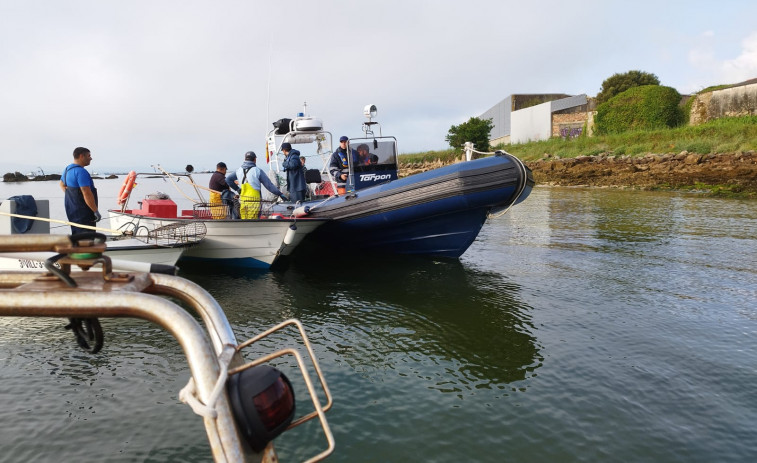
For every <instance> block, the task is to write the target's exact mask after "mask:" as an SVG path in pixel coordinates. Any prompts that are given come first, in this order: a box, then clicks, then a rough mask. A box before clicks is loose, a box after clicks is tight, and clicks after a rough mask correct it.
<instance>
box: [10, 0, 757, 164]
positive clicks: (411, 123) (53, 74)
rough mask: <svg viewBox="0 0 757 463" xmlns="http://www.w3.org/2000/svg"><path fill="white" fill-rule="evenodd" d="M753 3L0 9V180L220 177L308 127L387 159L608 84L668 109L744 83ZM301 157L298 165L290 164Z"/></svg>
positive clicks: (756, 64)
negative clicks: (644, 85)
mask: <svg viewBox="0 0 757 463" xmlns="http://www.w3.org/2000/svg"><path fill="white" fill-rule="evenodd" d="M755 18H757V2H755V1H754V0H748V1H729V0H723V1H721V2H719V3H714V2H711V1H708V2H705V1H699V0H689V1H685V2H684V1H659V0H657V1H646V0H637V1H635V2H628V1H624V2H620V1H611V0H601V1H580V0H576V1H574V2H565V1H551V0H550V1H538V0H532V1H529V2H522V1H520V2H513V1H508V0H465V1H460V0H456V1H448V0H433V1H416V0H403V1H397V0H380V1H375V2H364V1H361V2H358V1H331V0H320V1H312V0H308V1H302V0H287V1H285V2H270V1H252V0H247V1H241V0H237V1H228V0H213V1H195V0H181V1H175V0H149V1H142V0H128V1H123V0H118V1H110V0H97V1H91V0H88V1H83V0H82V1H76V0H0V43H1V44H2V46H1V47H0V135H1V140H2V144H3V147H2V154H0V159H1V161H0V165H2V167H0V174H2V173H5V172H12V171H15V170H18V171H20V172H24V173H26V172H32V171H36V170H37V169H40V168H41V169H42V170H43V171H45V172H46V173H51V172H56V173H59V172H61V171H62V170H63V168H64V167H65V166H66V165H67V164H69V163H70V162H71V161H72V159H73V158H72V152H73V149H74V148H75V147H77V146H85V147H87V148H89V149H90V150H91V151H92V157H93V161H92V165H91V166H90V171H94V172H99V173H106V172H126V171H129V170H136V171H138V172H151V171H153V169H152V167H151V166H153V165H155V164H160V165H161V166H162V167H164V168H165V169H167V170H169V171H183V170H184V166H186V165H187V164H191V165H193V166H194V168H195V170H214V169H215V164H216V163H217V162H219V161H224V162H226V163H227V164H228V165H229V167H230V168H233V167H235V166H237V165H238V164H240V163H241V162H242V160H243V155H244V153H245V152H246V151H249V150H253V151H255V152H257V153H258V154H259V159H260V154H262V153H264V151H265V148H264V147H265V135H266V132H267V131H268V130H270V128H271V127H272V126H271V123H272V122H274V121H276V120H278V119H280V118H284V117H294V116H295V115H296V114H297V113H298V112H301V111H302V110H303V105H304V103H305V102H307V113H308V114H309V115H310V116H313V117H317V118H319V119H321V120H322V121H323V124H324V128H325V129H326V130H328V131H330V132H331V133H332V134H333V135H334V137H338V136H340V135H348V136H351V137H353V136H360V135H361V134H362V132H361V124H362V122H363V121H364V120H365V118H364V116H363V107H364V106H365V105H367V104H374V105H376V107H377V109H378V114H377V117H376V119H375V120H377V121H378V122H380V124H381V127H382V134H383V135H393V136H395V137H397V140H398V147H399V150H400V153H413V152H420V151H429V150H439V149H446V148H448V145H447V143H446V142H445V136H446V135H447V132H448V131H449V129H450V127H451V126H453V125H458V124H460V123H463V122H465V121H467V120H468V119H469V118H470V117H473V116H480V115H481V114H482V113H484V112H485V111H486V110H487V109H489V108H491V107H492V106H494V105H495V104H497V103H498V102H499V101H501V100H502V99H503V98H505V97H507V96H508V95H510V94H513V93H519V94H523V93H567V94H570V95H578V94H582V93H585V94H587V95H589V96H594V95H596V94H597V93H598V92H599V90H600V87H601V85H602V81H603V80H604V79H606V78H608V77H610V76H611V75H613V74H615V73H622V72H626V71H629V70H641V71H644V72H650V73H654V74H655V75H657V76H658V78H659V79H660V81H661V84H662V85H667V86H670V87H674V88H675V89H677V90H678V91H679V92H681V93H682V94H686V93H693V92H696V91H698V90H701V89H702V88H705V87H708V86H711V85H718V84H732V83H738V82H742V81H745V80H747V79H751V78H756V77H757V21H755ZM305 154H307V153H305Z"/></svg>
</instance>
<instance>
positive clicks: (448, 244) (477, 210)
mask: <svg viewBox="0 0 757 463" xmlns="http://www.w3.org/2000/svg"><path fill="white" fill-rule="evenodd" d="M532 187H533V177H532V175H531V172H530V170H528V168H526V167H525V166H523V164H522V163H520V162H519V161H517V160H516V159H514V158H513V157H512V156H509V155H500V156H494V157H489V158H483V159H477V160H474V161H469V162H464V163H458V164H454V165H451V166H445V167H442V168H439V169H434V170H432V171H428V172H424V173H422V174H416V175H413V176H409V177H405V178H402V179H399V180H393V181H390V182H387V183H386V184H383V185H378V186H374V187H370V188H366V189H364V190H360V191H358V192H357V193H353V194H349V195H346V196H341V197H337V198H331V199H329V200H328V201H326V202H322V203H320V204H319V203H317V202H314V203H312V208H311V210H310V211H309V216H310V217H318V218H329V219H332V221H331V222H329V223H327V224H325V225H324V226H323V227H321V228H320V229H319V230H317V231H316V232H315V233H314V234H313V238H314V239H316V240H319V241H321V242H323V243H331V244H333V243H339V246H340V247H341V246H342V245H345V244H346V245H347V246H348V249H362V250H366V251H375V252H382V253H384V252H389V253H396V254H418V255H429V256H439V257H451V258H457V257H460V256H461V255H462V254H463V253H464V252H465V251H466V250H467V249H468V247H469V246H470V245H471V244H472V243H473V241H474V240H475V239H476V237H477V236H478V233H479V232H480V230H481V227H482V226H483V224H484V222H485V221H486V219H487V217H488V216H489V214H491V213H494V212H502V211H504V210H507V209H508V208H509V207H511V206H512V205H513V204H515V203H517V202H520V201H523V200H524V199H525V198H526V197H527V196H528V194H529V193H530V191H531V188H532Z"/></svg>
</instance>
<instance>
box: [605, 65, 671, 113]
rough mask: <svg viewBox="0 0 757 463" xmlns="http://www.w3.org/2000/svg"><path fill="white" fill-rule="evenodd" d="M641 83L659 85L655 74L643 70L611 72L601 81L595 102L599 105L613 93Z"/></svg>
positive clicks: (612, 95) (618, 92) (638, 85)
mask: <svg viewBox="0 0 757 463" xmlns="http://www.w3.org/2000/svg"><path fill="white" fill-rule="evenodd" d="M642 85H660V79H658V78H657V76H656V75H654V74H650V73H649V72H643V71H628V72H624V73H623V74H613V75H612V76H610V77H608V78H607V79H605V80H604V82H602V88H600V89H599V93H597V104H598V105H600V104H602V103H604V102H606V101H609V100H610V98H612V97H614V96H615V95H619V94H621V93H623V92H625V91H626V90H628V89H629V88H633V87H640V86H642Z"/></svg>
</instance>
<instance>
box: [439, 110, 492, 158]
mask: <svg viewBox="0 0 757 463" xmlns="http://www.w3.org/2000/svg"><path fill="white" fill-rule="evenodd" d="M493 127H494V123H493V122H492V120H491V119H479V118H478V117H471V118H470V119H468V122H463V123H462V124H460V125H453V126H452V127H450V129H449V132H448V133H447V137H446V138H445V140H446V141H447V143H449V145H450V146H451V147H452V148H453V149H456V150H459V149H460V148H462V147H463V144H464V143H465V142H467V141H470V142H473V146H474V147H475V148H476V150H478V151H489V134H490V133H491V131H492V128H493Z"/></svg>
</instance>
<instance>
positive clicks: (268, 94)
mask: <svg viewBox="0 0 757 463" xmlns="http://www.w3.org/2000/svg"><path fill="white" fill-rule="evenodd" d="M272 35H273V32H271V35H269V36H268V89H267V90H266V97H265V129H264V130H263V133H268V123H269V122H270V121H271V119H270V117H271V55H272V54H273V40H272V39H271V36H272ZM266 154H268V153H266Z"/></svg>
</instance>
